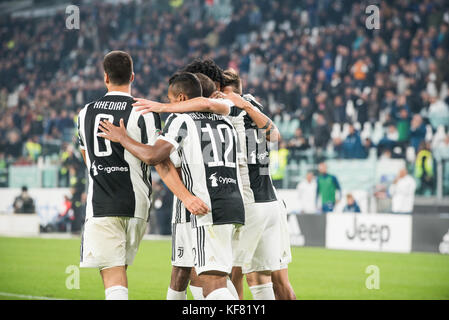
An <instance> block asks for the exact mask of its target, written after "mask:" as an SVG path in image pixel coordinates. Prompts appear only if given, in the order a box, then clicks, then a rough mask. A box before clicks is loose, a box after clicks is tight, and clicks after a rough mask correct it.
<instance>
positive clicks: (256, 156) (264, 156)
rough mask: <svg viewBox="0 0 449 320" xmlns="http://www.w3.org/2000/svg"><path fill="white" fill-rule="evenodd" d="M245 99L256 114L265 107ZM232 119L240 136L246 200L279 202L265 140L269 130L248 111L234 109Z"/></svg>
mask: <svg viewBox="0 0 449 320" xmlns="http://www.w3.org/2000/svg"><path fill="white" fill-rule="evenodd" d="M243 98H244V99H245V100H246V101H249V102H250V103H251V104H252V105H253V106H254V107H256V110H258V111H260V112H262V111H261V110H262V106H261V104H260V103H259V102H257V101H256V99H255V98H254V97H253V96H252V95H250V94H245V95H243ZM229 118H230V119H231V122H232V123H233V124H234V126H235V128H236V131H237V133H238V137H239V141H240V142H242V141H244V142H245V143H240V148H241V149H242V153H243V156H242V157H241V161H240V172H241V175H242V183H243V194H244V200H245V202H247V203H252V202H271V201H276V200H277V197H276V191H275V188H274V186H273V181H272V180H271V175H270V146H269V142H268V141H267V139H266V136H265V132H264V131H265V130H260V129H258V128H257V126H256V124H255V123H254V122H253V121H252V119H251V117H249V116H248V115H247V114H246V112H245V111H243V110H242V109H240V108H237V107H235V106H234V107H232V108H231V111H230V114H229Z"/></svg>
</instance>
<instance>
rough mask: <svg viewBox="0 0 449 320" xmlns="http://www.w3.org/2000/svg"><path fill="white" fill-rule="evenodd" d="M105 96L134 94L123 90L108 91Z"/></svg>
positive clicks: (128, 95)
mask: <svg viewBox="0 0 449 320" xmlns="http://www.w3.org/2000/svg"><path fill="white" fill-rule="evenodd" d="M105 96H125V97H131V98H132V96H131V95H130V94H128V93H126V92H122V91H109V92H108V93H106V94H105Z"/></svg>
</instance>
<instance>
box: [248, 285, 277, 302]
mask: <svg viewBox="0 0 449 320" xmlns="http://www.w3.org/2000/svg"><path fill="white" fill-rule="evenodd" d="M249 290H250V291H251V293H252V294H253V299H254V300H274V299H275V298H274V291H273V283H272V282H270V283H265V284H260V285H257V286H252V287H249Z"/></svg>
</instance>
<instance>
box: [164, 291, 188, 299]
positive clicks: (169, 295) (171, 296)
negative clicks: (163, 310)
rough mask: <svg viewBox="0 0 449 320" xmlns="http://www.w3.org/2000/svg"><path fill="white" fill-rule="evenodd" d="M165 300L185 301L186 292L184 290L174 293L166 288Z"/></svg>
mask: <svg viewBox="0 0 449 320" xmlns="http://www.w3.org/2000/svg"><path fill="white" fill-rule="evenodd" d="M167 300H187V292H186V290H184V291H175V290H173V289H172V288H168V290H167Z"/></svg>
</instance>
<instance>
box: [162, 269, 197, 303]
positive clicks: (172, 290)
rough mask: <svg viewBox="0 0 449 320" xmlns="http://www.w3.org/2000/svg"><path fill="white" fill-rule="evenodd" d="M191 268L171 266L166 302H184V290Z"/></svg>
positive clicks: (185, 297) (185, 296)
mask: <svg viewBox="0 0 449 320" xmlns="http://www.w3.org/2000/svg"><path fill="white" fill-rule="evenodd" d="M191 269H192V268H191V267H177V266H173V268H172V270H171V279H170V287H169V288H168V291H167V300H186V299H187V295H186V290H187V285H188V284H189V279H190V271H191Z"/></svg>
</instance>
